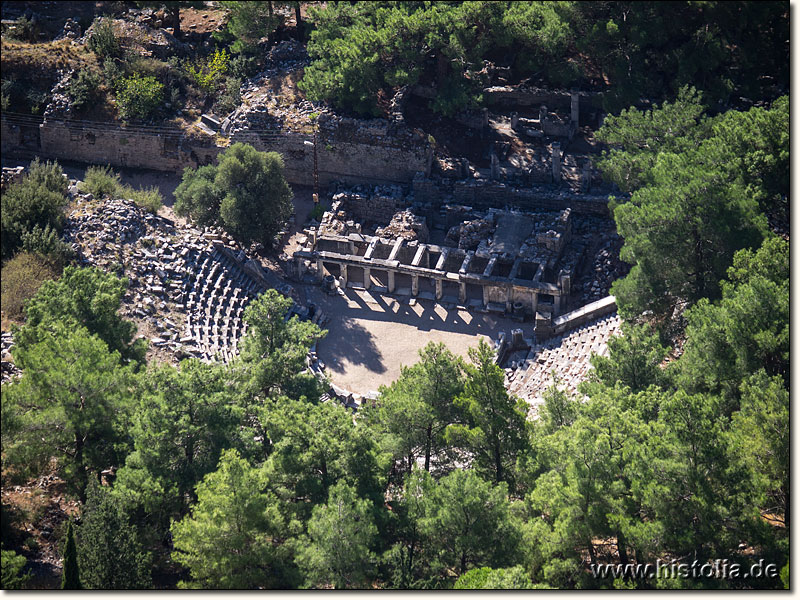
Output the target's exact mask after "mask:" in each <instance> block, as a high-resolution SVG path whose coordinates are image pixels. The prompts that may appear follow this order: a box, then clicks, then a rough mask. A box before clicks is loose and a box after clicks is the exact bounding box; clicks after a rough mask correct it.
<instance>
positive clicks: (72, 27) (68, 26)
mask: <svg viewBox="0 0 800 600" xmlns="http://www.w3.org/2000/svg"><path fill="white" fill-rule="evenodd" d="M80 37H81V26H80V25H79V24H78V23H77V22H76V21H74V20H73V19H72V17H67V20H66V21H65V22H64V28H63V29H62V30H61V33H60V34H58V36H57V37H56V38H55V40H54V41H58V40H63V39H70V40H77V39H78V38H80Z"/></svg>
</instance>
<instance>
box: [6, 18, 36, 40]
mask: <svg viewBox="0 0 800 600" xmlns="http://www.w3.org/2000/svg"><path fill="white" fill-rule="evenodd" d="M40 31H41V29H40V27H39V25H38V23H35V22H34V21H33V20H31V19H28V18H27V17H25V16H22V17H20V18H19V19H17V20H16V21H14V22H13V23H12V24H11V25H9V26H8V27H6V26H4V27H3V34H4V37H8V38H10V39H12V40H19V41H21V42H31V43H36V42H38V41H39V32H40Z"/></svg>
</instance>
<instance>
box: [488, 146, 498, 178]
mask: <svg viewBox="0 0 800 600" xmlns="http://www.w3.org/2000/svg"><path fill="white" fill-rule="evenodd" d="M490 159H491V169H492V171H491V177H492V179H500V161H499V160H498V159H497V153H496V152H495V151H494V148H492V154H491V157H490Z"/></svg>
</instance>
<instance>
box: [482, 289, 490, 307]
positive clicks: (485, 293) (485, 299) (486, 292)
mask: <svg viewBox="0 0 800 600" xmlns="http://www.w3.org/2000/svg"><path fill="white" fill-rule="evenodd" d="M483 306H484V307H486V306H489V286H488V285H484V286H483Z"/></svg>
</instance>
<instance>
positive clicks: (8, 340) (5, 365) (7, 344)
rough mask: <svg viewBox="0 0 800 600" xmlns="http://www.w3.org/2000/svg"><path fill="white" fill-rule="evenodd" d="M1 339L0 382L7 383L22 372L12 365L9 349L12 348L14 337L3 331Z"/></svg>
mask: <svg viewBox="0 0 800 600" xmlns="http://www.w3.org/2000/svg"><path fill="white" fill-rule="evenodd" d="M1 339H2V344H1V345H2V350H1V351H0V355H1V356H2V362H0V366H2V382H3V383H8V382H9V381H11V380H13V379H16V378H17V377H18V376H19V375H21V374H22V371H20V370H19V369H18V368H17V366H16V365H15V364H14V360H13V358H12V356H11V348H13V347H14V336H13V335H12V334H11V333H10V332H5V331H4V332H3V334H2V338H1Z"/></svg>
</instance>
